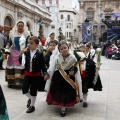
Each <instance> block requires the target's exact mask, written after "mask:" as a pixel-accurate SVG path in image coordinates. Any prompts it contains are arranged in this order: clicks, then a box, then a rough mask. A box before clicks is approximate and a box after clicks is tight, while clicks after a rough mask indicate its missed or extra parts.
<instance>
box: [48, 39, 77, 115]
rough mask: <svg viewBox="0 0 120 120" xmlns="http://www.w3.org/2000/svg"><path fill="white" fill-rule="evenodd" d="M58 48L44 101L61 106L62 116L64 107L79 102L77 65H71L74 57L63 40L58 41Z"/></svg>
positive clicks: (74, 60)
mask: <svg viewBox="0 0 120 120" xmlns="http://www.w3.org/2000/svg"><path fill="white" fill-rule="evenodd" d="M58 50H59V52H60V54H59V55H58V56H56V60H55V64H54V65H53V63H52V66H54V67H53V70H52V71H53V75H52V79H51V85H50V90H49V92H48V95H47V99H46V101H47V102H48V103H49V104H52V105H58V106H61V116H62V117H64V116H65V115H66V107H72V106H74V105H75V104H76V103H77V102H79V92H78V88H79V87H78V86H77V83H76V81H75V74H76V73H77V71H78V70H77V67H73V65H74V64H75V63H76V59H75V57H74V56H73V55H72V54H70V53H69V47H68V44H67V43H66V42H65V41H60V42H59V44H58ZM71 68H72V70H71ZM76 96H77V99H76ZM77 100H78V101H77Z"/></svg>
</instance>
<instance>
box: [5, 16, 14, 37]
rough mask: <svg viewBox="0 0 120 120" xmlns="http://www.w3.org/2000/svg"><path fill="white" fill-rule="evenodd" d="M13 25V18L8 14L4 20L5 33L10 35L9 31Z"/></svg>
mask: <svg viewBox="0 0 120 120" xmlns="http://www.w3.org/2000/svg"><path fill="white" fill-rule="evenodd" d="M12 27H13V20H12V19H11V17H10V16H6V17H5V20H4V34H5V35H6V36H7V37H8V36H9V32H10V30H11V29H12Z"/></svg>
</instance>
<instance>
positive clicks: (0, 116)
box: [0, 86, 9, 120]
mask: <svg viewBox="0 0 120 120" xmlns="http://www.w3.org/2000/svg"><path fill="white" fill-rule="evenodd" d="M0 120H9V117H8V112H7V107H6V102H5V98H4V94H3V91H2V88H1V86H0Z"/></svg>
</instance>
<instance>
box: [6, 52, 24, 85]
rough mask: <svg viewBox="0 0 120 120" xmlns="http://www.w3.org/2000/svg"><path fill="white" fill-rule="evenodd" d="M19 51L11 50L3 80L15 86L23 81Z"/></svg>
mask: <svg viewBox="0 0 120 120" xmlns="http://www.w3.org/2000/svg"><path fill="white" fill-rule="evenodd" d="M19 54H20V51H19V50H11V53H10V55H9V57H8V61H7V68H6V74H5V78H6V81H8V84H11V85H15V84H16V83H18V84H19V83H22V82H23V80H24V68H23V67H22V66H21V64H20V63H19Z"/></svg>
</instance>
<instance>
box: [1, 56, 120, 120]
mask: <svg viewBox="0 0 120 120" xmlns="http://www.w3.org/2000/svg"><path fill="white" fill-rule="evenodd" d="M4 65H5V63H4ZM4 76H5V73H4V71H0V84H1V85H2V88H3V91H4V95H5V98H6V102H7V107H8V112H9V116H10V120H62V119H64V120H120V61H119V60H118V61H117V60H109V59H106V58H105V57H102V66H101V70H100V77H101V80H102V83H103V91H102V92H94V91H92V90H90V91H89V95H88V107H87V108H83V107H82V103H79V104H77V105H75V106H74V107H73V108H68V109H67V115H66V117H64V118H61V117H60V107H58V106H52V105H49V106H48V105H47V104H46V102H45V99H46V94H45V93H44V92H39V93H38V98H37V101H36V111H35V112H33V113H31V114H26V102H27V98H26V96H24V95H23V94H22V92H21V89H13V88H8V87H7V83H6V82H5V80H4Z"/></svg>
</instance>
